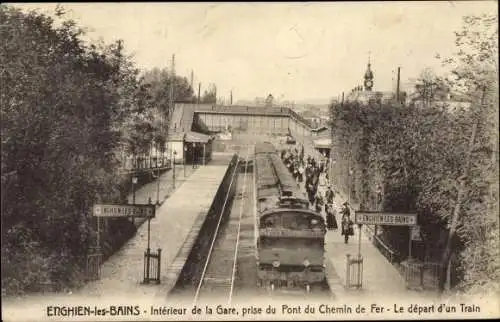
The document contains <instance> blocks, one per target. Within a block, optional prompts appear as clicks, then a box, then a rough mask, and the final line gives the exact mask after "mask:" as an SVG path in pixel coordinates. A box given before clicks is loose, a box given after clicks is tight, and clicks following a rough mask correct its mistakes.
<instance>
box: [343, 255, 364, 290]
mask: <svg viewBox="0 0 500 322" xmlns="http://www.w3.org/2000/svg"><path fill="white" fill-rule="evenodd" d="M346 257H347V270H346V278H345V283H346V285H345V286H346V288H348V289H352V288H356V289H360V288H362V287H363V257H362V256H361V255H358V256H355V257H352V258H351V255H349V254H347V255H346Z"/></svg>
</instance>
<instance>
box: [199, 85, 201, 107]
mask: <svg viewBox="0 0 500 322" xmlns="http://www.w3.org/2000/svg"><path fill="white" fill-rule="evenodd" d="M200 94H201V83H198V104H200Z"/></svg>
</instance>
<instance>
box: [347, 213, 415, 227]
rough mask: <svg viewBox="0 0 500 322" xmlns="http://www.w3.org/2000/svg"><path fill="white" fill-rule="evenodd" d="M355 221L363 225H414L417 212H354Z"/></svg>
mask: <svg viewBox="0 0 500 322" xmlns="http://www.w3.org/2000/svg"><path fill="white" fill-rule="evenodd" d="M355 223H356V224H363V225H390V226H415V225H416V224H417V214H396V213H382V212H378V213H365V212H357V213H356V214H355Z"/></svg>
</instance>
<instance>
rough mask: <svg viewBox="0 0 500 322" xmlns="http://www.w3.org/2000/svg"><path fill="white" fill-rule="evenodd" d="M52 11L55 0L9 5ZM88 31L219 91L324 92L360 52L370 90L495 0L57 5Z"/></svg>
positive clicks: (443, 46) (337, 88) (414, 71)
mask: <svg viewBox="0 0 500 322" xmlns="http://www.w3.org/2000/svg"><path fill="white" fill-rule="evenodd" d="M16 6H18V7H25V8H29V9H32V8H40V9H41V10H42V11H46V10H49V11H53V9H54V8H55V6H56V5H55V4H23V5H21V4H17V5H16ZM63 6H64V7H65V8H66V9H69V17H71V18H73V19H75V20H76V21H77V22H79V23H80V24H81V25H83V26H85V27H88V28H90V33H89V37H90V38H92V39H97V38H99V37H102V38H103V39H104V40H105V41H108V42H109V41H113V40H116V39H123V40H124V41H125V48H126V51H127V52H128V53H131V54H133V55H134V60H135V62H136V63H137V65H138V67H139V68H141V69H147V68H153V67H160V68H163V67H167V66H170V62H171V56H172V54H174V53H175V55H176V70H177V73H178V74H181V75H183V76H187V77H189V74H190V72H191V69H193V70H194V75H195V77H194V78H195V82H196V83H197V82H201V83H202V91H203V88H206V86H208V83H209V82H214V83H216V84H217V88H218V95H219V96H226V97H228V96H229V91H230V90H231V89H233V95H234V99H235V101H236V100H239V99H250V100H252V99H254V98H255V97H257V96H260V97H265V96H267V94H268V93H272V94H273V95H274V96H275V97H277V98H280V97H281V98H282V99H288V100H304V99H329V98H330V97H337V96H338V94H339V93H340V92H342V91H346V92H347V91H350V89H351V88H352V87H354V86H356V85H359V84H362V76H363V74H364V71H365V69H366V64H367V60H368V55H369V52H371V62H372V69H373V71H374V74H375V79H374V84H375V85H374V90H391V88H392V87H393V85H394V80H393V79H394V75H395V74H394V71H395V70H396V69H397V67H398V66H401V67H402V70H401V76H402V77H401V78H402V82H403V83H407V81H406V80H407V79H408V78H412V77H416V76H417V75H418V74H419V72H420V71H421V70H422V69H423V68H425V67H432V68H436V69H438V68H439V61H438V60H436V59H435V58H434V57H435V55H436V53H440V54H441V55H444V56H447V55H450V54H451V53H452V52H453V51H454V39H455V38H454V33H453V31H455V30H459V28H460V25H461V22H462V20H461V19H462V16H463V15H467V14H480V13H485V12H486V13H492V12H493V13H496V12H497V2H496V1H495V2H494V1H487V2H481V1H471V2H466V1H460V2H444V1H443V2H411V3H403V2H400V3H399V2H381V3H373V2H365V3H362V2H346V3H339V2H332V3H325V2H319V3H212V4H210V3H143V4H140V3H105V4H78V3H67V4H66V3H65V4H64V5H63Z"/></svg>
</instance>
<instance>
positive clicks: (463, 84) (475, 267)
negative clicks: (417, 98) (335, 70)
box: [331, 16, 500, 294]
mask: <svg viewBox="0 0 500 322" xmlns="http://www.w3.org/2000/svg"><path fill="white" fill-rule="evenodd" d="M496 19H497V18H496V16H481V17H465V18H464V27H463V30H462V31H460V32H457V46H458V48H459V52H458V53H457V54H456V55H455V57H453V58H451V59H448V60H445V63H447V64H453V65H452V66H454V68H453V74H452V75H453V76H452V77H449V78H447V79H445V78H438V77H435V76H432V77H430V78H429V77H422V80H423V82H424V85H425V84H427V85H431V84H436V83H437V84H438V85H439V86H441V87H442V88H446V89H447V90H448V89H449V90H451V91H454V92H457V91H460V92H461V95H465V96H466V97H467V101H468V102H469V104H468V105H459V106H451V105H450V104H448V103H446V102H442V104H432V100H433V99H436V98H435V97H432V96H431V94H430V92H428V91H427V90H428V89H429V88H430V87H429V86H423V87H424V88H425V90H426V92H422V97H423V100H424V101H425V104H421V105H418V106H417V105H414V104H412V105H410V106H407V107H406V106H401V105H394V106H393V105H391V104H380V103H377V102H370V103H369V104H366V105H361V104H359V103H357V102H348V103H345V104H332V106H331V109H332V120H333V132H334V138H335V144H336V148H335V152H334V153H335V155H334V156H333V157H334V158H335V159H336V163H335V174H334V179H335V180H336V181H337V185H339V186H341V187H342V186H343V187H346V188H347V189H351V196H352V197H353V199H354V200H355V201H356V202H358V203H359V204H360V207H361V208H365V209H374V208H375V209H376V208H377V204H376V202H374V200H376V199H377V198H376V191H377V190H378V189H377V187H382V191H383V202H382V208H383V209H385V210H388V211H405V212H406V211H408V212H417V213H418V214H419V224H420V225H421V227H422V235H423V236H422V237H423V238H424V241H425V244H426V251H425V253H424V256H423V257H422V259H425V260H432V261H441V262H442V264H443V267H445V268H446V266H447V265H449V258H450V257H449V256H443V254H446V253H447V252H448V251H450V250H452V251H455V252H456V253H458V263H456V265H455V266H456V267H457V268H459V273H458V274H457V276H456V277H457V278H458V279H459V281H458V284H457V285H455V286H457V289H462V290H466V291H467V292H474V291H476V290H479V289H480V288H484V287H487V288H488V289H489V291H491V292H498V291H499V284H498V281H500V276H499V275H498V274H499V272H500V261H499V258H500V256H498V255H499V253H498V252H499V247H498V246H499V245H498V240H499V235H498V228H499V226H498V115H497V114H498V79H497V70H498V60H497V59H498V43H497V37H498V36H497V34H498V30H497V28H496V24H497V22H496ZM423 76H429V75H428V74H427V75H426V73H423ZM436 80H439V82H437V81H436ZM421 89H422V87H421ZM384 231H385V232H386V236H385V237H386V239H387V240H388V242H389V243H391V244H393V246H395V247H398V246H399V247H400V248H399V249H398V250H399V252H400V253H402V254H403V255H407V254H406V248H407V242H408V239H409V236H408V233H407V229H406V228H405V229H399V228H396V227H394V228H391V227H384ZM448 255H449V254H448ZM441 280H442V281H443V283H441V287H443V285H444V280H445V274H443V275H442V276H441ZM482 291H484V290H482ZM497 294H498V293H497Z"/></svg>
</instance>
